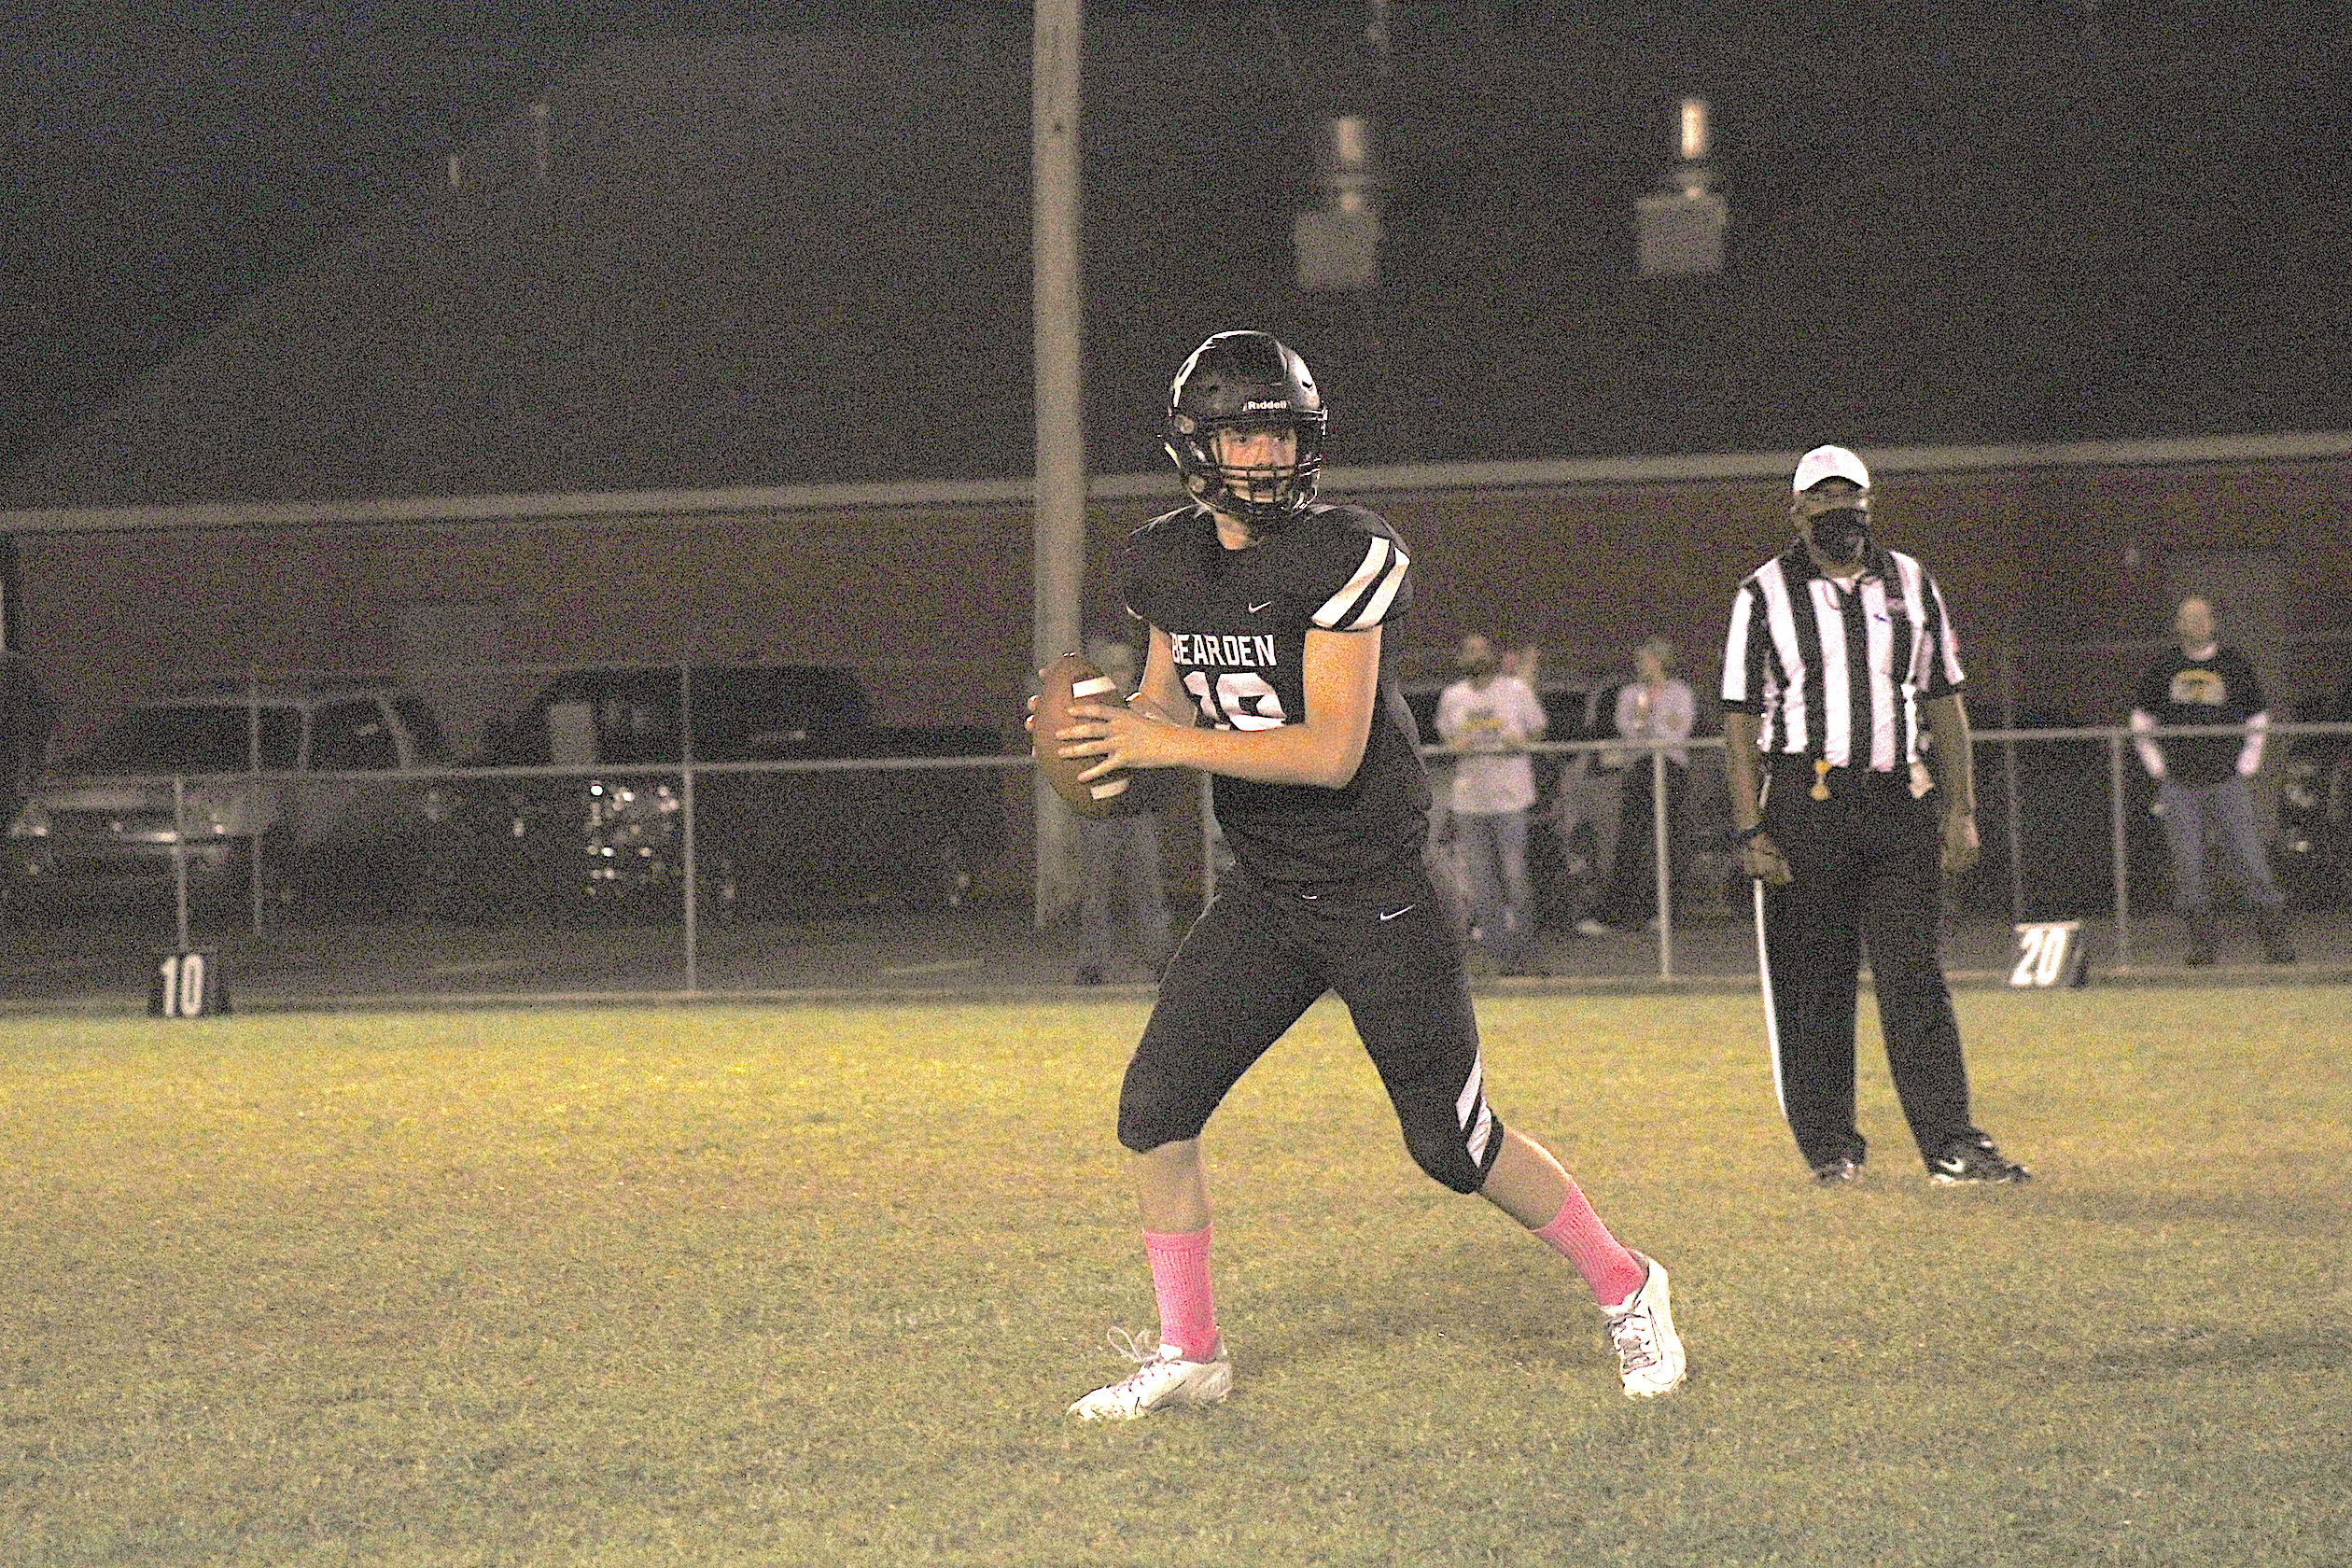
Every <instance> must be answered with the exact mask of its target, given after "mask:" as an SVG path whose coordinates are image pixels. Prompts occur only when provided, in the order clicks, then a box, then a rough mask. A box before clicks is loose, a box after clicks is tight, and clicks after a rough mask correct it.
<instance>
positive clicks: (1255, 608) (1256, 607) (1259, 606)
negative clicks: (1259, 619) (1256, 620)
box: [1250, 599, 1274, 615]
mask: <svg viewBox="0 0 2352 1568" xmlns="http://www.w3.org/2000/svg"><path fill="white" fill-rule="evenodd" d="M1273 602H1274V601H1273V600H1272V599H1268V600H1267V601H1266V604H1253V605H1252V606H1251V607H1250V613H1251V614H1252V615H1255V614H1256V613H1257V612H1258V611H1259V610H1261V609H1266V608H1267V606H1268V605H1271V604H1272V603H1273Z"/></svg>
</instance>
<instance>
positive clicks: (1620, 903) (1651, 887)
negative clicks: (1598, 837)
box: [1576, 637, 1697, 936]
mask: <svg viewBox="0 0 2352 1568" xmlns="http://www.w3.org/2000/svg"><path fill="white" fill-rule="evenodd" d="M1696 711H1697V709H1696V705H1695V704H1694V703H1693V702H1692V700H1691V694H1690V687H1689V684H1688V683H1687V682H1686V681H1683V680H1681V679H1677V678H1676V677H1675V675H1674V645H1673V642H1672V641H1670V640H1668V639H1667V638H1665V637H1651V638H1650V639H1649V640H1648V641H1646V642H1645V643H1643V644H1642V645H1641V646H1640V647H1639V648H1636V649H1635V650H1634V651H1633V679H1631V680H1629V681H1627V682H1626V683H1625V685H1624V686H1622V687H1621V688H1619V689H1618V691H1617V734H1619V735H1623V736H1624V737H1625V738H1626V739H1628V740H1654V741H1655V740H1685V739H1687V738H1688V737H1689V735H1690V726H1691V721H1692V719H1693V717H1694V715H1695V713H1696ZM1650 756H1651V752H1650V751H1649V750H1629V751H1628V752H1627V754H1626V761H1625V788H1624V791H1623V792H1622V794H1621V796H1620V804H1619V806H1618V810H1619V813H1620V815H1619V817H1618V820H1617V859H1616V861H1615V862H1614V863H1613V864H1612V865H1611V866H1610V868H1609V887H1608V890H1607V891H1606V892H1604V893H1603V894H1602V895H1601V902H1600V903H1599V904H1597V905H1596V906H1595V907H1594V909H1593V912H1592V914H1591V916H1590V917H1588V918H1586V919H1584V920H1582V921H1579V922H1578V923H1577V926H1576V929H1577V931H1581V932H1582V933H1583V934H1584V935H1586V936H1599V935H1604V934H1606V933H1607V932H1609V931H1636V930H1639V929H1640V928H1641V927H1642V926H1643V925H1644V924H1645V923H1651V924H1654V923H1655V922H1656V920H1657V917H1658V915H1659V908H1658V860H1657V856H1656V849H1657V831H1658V830H1657V827H1656V825H1655V824H1656V818H1655V817H1654V816H1653V815H1652V812H1653V810H1654V808H1655V807H1656V805H1657V794H1658V791H1657V788H1656V783H1657V775H1656V772H1655V771H1654V769H1653V768H1652V766H1651V764H1650ZM1665 756H1666V794H1665V804H1666V848H1667V875H1668V876H1669V878H1670V880H1671V878H1672V876H1673V847H1674V843H1673V828H1674V822H1675V820H1676V819H1678V818H1679V817H1680V816H1681V815H1682V798H1683V787H1684V785H1685V784H1686V783H1687V781H1688V779H1689V777H1690V751H1689V749H1688V748H1687V747H1682V746H1671V747H1667V748H1665Z"/></svg>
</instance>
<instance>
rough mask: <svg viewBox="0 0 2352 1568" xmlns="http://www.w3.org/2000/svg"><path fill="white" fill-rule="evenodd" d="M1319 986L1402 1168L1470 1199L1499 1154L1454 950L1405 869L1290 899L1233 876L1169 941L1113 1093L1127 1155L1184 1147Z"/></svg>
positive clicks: (1419, 872) (1449, 930)
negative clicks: (1357, 1056) (1174, 942)
mask: <svg viewBox="0 0 2352 1568" xmlns="http://www.w3.org/2000/svg"><path fill="white" fill-rule="evenodd" d="M1325 991H1336V992H1337V993H1338V995H1339V998H1340V1000H1341V1001H1345V1002H1346V1003H1347V1004H1348V1012H1349V1015H1350V1016H1351V1017H1352V1018H1353V1019H1354V1020H1355V1027H1356V1033H1357V1035H1358V1036H1360V1037H1361V1038H1362V1039H1363V1041H1364V1048H1365V1052H1366V1054H1368V1055H1369V1056H1370V1057H1371V1058H1372V1065H1373V1067H1374V1068H1375V1069H1377V1070H1378V1071H1379V1074H1380V1083H1381V1084H1382V1085H1383V1086H1385V1087H1386V1088H1387V1090H1388V1093H1389V1100H1390V1102H1391V1104H1393V1106H1394V1107H1395V1109H1396V1119H1397V1124H1398V1126H1399V1127H1401V1128H1402V1129H1403V1131H1404V1134H1405V1146H1406V1148H1407V1150H1408V1151H1409V1152H1410V1153H1411V1155H1412V1156H1413V1159H1414V1162H1415V1163H1416V1164H1418V1165H1420V1167H1421V1169H1423V1170H1425V1171H1427V1172H1428V1173H1429V1174H1430V1175H1431V1176H1432V1177H1434V1178H1435V1180H1437V1181H1439V1182H1442V1183H1445V1184H1446V1185H1447V1186H1449V1187H1451V1188H1453V1190H1454V1191H1456V1192H1463V1193H1470V1192H1477V1190H1478V1189H1479V1188H1480V1187H1482V1186H1484V1185H1485V1184H1486V1179H1487V1175H1488V1173H1489V1172H1490V1171H1491V1170H1492V1169H1494V1159H1495V1155H1498V1154H1499V1153H1501V1151H1502V1148H1503V1124H1502V1122H1501V1120H1500V1119H1499V1118H1497V1117H1496V1116H1495V1114H1494V1113H1493V1111H1492V1110H1491V1109H1490V1108H1489V1106H1488V1104H1487V1100H1486V1091H1485V1084H1486V1072H1485V1069H1484V1068H1483V1067H1482V1066H1481V1064H1480V1061H1479V1056H1478V1021H1477V1015H1476V1014H1474V1013H1473V1012H1472V1011H1471V1006H1470V992H1469V987H1468V986H1467V985H1466V983H1465V982H1464V981H1463V973H1462V944H1461V940H1460V938H1458V937H1457V936H1456V935H1455V934H1454V930H1453V927H1452V926H1451V925H1450V924H1449V923H1448V920H1447V916H1446V911H1445V906H1444V905H1443V904H1442V903H1440V902H1439V899H1438V896H1437V889H1436V888H1435V885H1433V884H1432V883H1431V881H1430V879H1429V875H1428V873H1427V870H1426V868H1424V867H1423V866H1422V865H1421V862H1420V861H1418V860H1416V861H1413V862H1412V863H1411V864H1410V865H1408V866H1406V867H1402V868H1399V870H1398V871H1397V872H1396V873H1395V875H1393V876H1390V877H1386V878H1383V879H1382V880H1381V881H1380V882H1379V883H1378V884H1372V885H1349V884H1342V885H1338V886H1332V887H1324V888H1321V889H1315V890H1312V891H1306V892H1302V891H1301V890H1300V889H1297V888H1295V887H1290V886H1286V885H1281V884H1273V883H1265V882H1260V881H1258V880H1257V879H1256V878H1254V877H1253V876H1250V875H1247V874H1246V873H1239V874H1237V875H1233V876H1230V877H1228V878H1226V879H1225V881H1224V882H1222V883H1220V884H1219V886H1218V889H1217V896H1216V898H1215V899H1214V900H1213V901H1212V902H1211V903H1210V905H1209V907H1208V908H1207V909H1205V910H1203V911H1202V912H1201V915H1200V918H1199V919H1197V920H1196V921H1195V922H1193V928H1192V930H1191V931H1187V932H1186V933H1185V935H1184V940H1183V945H1180V946H1179V947H1178V948H1177V949H1176V957H1175V959H1174V960H1173V961H1172V962H1171V963H1169V966H1168V973H1167V974H1166V976H1165V977H1163V978H1162V980H1161V981H1160V990H1159V1001H1158V1003H1157V1005H1155V1007H1154V1008H1153V1009H1152V1017H1151V1021H1150V1022H1149V1023H1147V1024H1146V1025H1144V1027H1143V1039H1142V1041H1141V1043H1139V1044H1138V1045H1137V1046H1136V1048H1135V1055H1134V1057H1132V1058H1131V1059H1130V1060H1129V1061H1128V1063H1127V1077H1126V1079H1125V1081H1124V1082H1123V1083H1122V1084H1121V1085H1120V1088H1119V1141H1120V1142H1122V1143H1124V1144H1126V1145H1127V1147H1128V1148H1130V1149H1132V1150H1134V1151H1135V1152H1136V1153H1138V1154H1144V1153H1148V1152H1149V1151H1151V1150H1153V1149H1155V1148H1158V1147H1159V1146H1160V1145H1161V1144H1163V1143H1169V1142H1174V1141H1178V1140H1181V1139H1186V1138H1197V1137H1198V1136H1199V1135H1200V1130H1201V1128H1202V1127H1205V1126H1206V1125H1207V1124H1208V1121H1209V1117H1210V1114H1211V1113H1212V1112H1214V1111H1215V1110H1216V1108H1217V1107H1218V1105H1219V1104H1221V1103H1222V1102H1223V1101H1224V1099H1225V1095H1226V1094H1227V1093H1228V1092H1229V1091H1230V1090H1231V1089H1232V1087H1233V1085H1235V1084H1236V1083H1238V1082H1239V1080H1240V1077H1241V1075H1242V1074H1243V1073H1244V1072H1247V1071H1249V1070H1250V1068H1251V1066H1252V1065H1253V1064H1254V1063H1255V1062H1256V1061H1257V1059H1258V1058H1259V1057H1262V1056H1264V1055H1265V1054H1266V1052H1267V1050H1268V1049H1269V1048H1270V1047H1271V1046H1272V1045H1273V1043H1275V1042H1276V1041H1277V1040H1280V1039H1281V1037H1282V1036H1283V1035H1284V1034H1285V1033H1287V1032H1288V1031H1289V1029H1290V1027H1291V1026H1292V1025H1293V1024H1295V1023H1296V1022H1297V1021H1298V1018H1299V1015H1301V1014H1303V1013H1305V1012H1306V1011H1307V1009H1308V1008H1309V1006H1311V1005H1313V1003H1314V1001H1315V1000H1316V999H1317V998H1319V997H1321V996H1322V995H1323V993H1324V992H1325Z"/></svg>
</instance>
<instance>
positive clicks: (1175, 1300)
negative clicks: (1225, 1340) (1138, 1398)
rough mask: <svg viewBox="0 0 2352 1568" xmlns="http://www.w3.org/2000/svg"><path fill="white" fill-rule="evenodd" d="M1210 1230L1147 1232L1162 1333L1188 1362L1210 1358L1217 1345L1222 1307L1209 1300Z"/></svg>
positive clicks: (1145, 1248)
mask: <svg viewBox="0 0 2352 1568" xmlns="http://www.w3.org/2000/svg"><path fill="white" fill-rule="evenodd" d="M1209 1231H1210V1227H1209V1226H1208V1225H1202V1226H1201V1227H1200V1228H1199V1229H1198V1230H1190V1231H1185V1232H1183V1233H1182V1234H1179V1235H1171V1234H1169V1233H1167V1232H1162V1231H1151V1230H1147V1231H1145V1232H1144V1233H1143V1255H1144V1256H1145V1257H1147V1258H1149V1259H1150V1260H1151V1264H1152V1294H1153V1295H1155V1296H1157V1297H1158V1298H1159V1337H1160V1343H1161V1344H1163V1345H1173V1346H1175V1347H1176V1348H1177V1349H1178V1350H1181V1351H1183V1352H1184V1359H1185V1360H1187V1361H1207V1360H1208V1359H1209V1358H1210V1356H1211V1355H1213V1354H1214V1353H1215V1352H1216V1349H1217V1311H1216V1308H1215V1306H1214V1305H1213V1304H1212V1303H1211V1301H1210V1299H1209Z"/></svg>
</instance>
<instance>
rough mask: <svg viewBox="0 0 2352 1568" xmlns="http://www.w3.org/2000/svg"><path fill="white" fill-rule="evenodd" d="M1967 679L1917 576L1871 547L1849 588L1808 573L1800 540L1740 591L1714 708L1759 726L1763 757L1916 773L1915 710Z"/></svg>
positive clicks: (1924, 580)
mask: <svg viewBox="0 0 2352 1568" xmlns="http://www.w3.org/2000/svg"><path fill="white" fill-rule="evenodd" d="M1963 679H1965V678H1964V677H1963V676H1962V674H1961V671H1960V651H1959V649H1958V648H1957V646H1955V644H1954V642H1953V636H1952V623H1951V622H1950V620H1949V619H1947V618H1946V616H1945V614H1944V602H1943V593H1942V591H1941V590H1940V589H1939V588H1938V587H1937V586H1936V580H1935V579H1934V578H1932V577H1930V576H1928V575H1927V568H1926V567H1923V566H1921V565H1920V564H1919V563H1918V562H1917V561H1915V560H1913V559H1912V558H1911V556H1909V555H1906V554H1904V553H1902V552H1900V551H1897V550H1884V549H1881V548H1879V547H1878V546H1876V545H1873V546H1871V547H1870V550H1869V555H1868V556H1867V557H1866V558H1865V560H1864V563H1863V568H1862V573H1861V575H1860V576H1859V577H1857V578H1855V580H1854V581H1852V582H1851V583H1846V582H1841V581H1838V580H1837V579H1836V578H1834V577H1826V576H1824V575H1823V574H1822V573H1821V572H1820V571H1818V570H1816V569H1815V568H1814V567H1813V556H1812V554H1811V553H1809V552H1808V551H1807V550H1806V548H1805V545H1804V541H1803V540H1801V539H1799V541H1797V543H1795V544H1794V545H1792V546H1791V547H1790V548H1789V549H1788V550H1787V551H1786V552H1785V553H1783V554H1781V555H1778V556H1775V557H1774V558H1773V559H1771V560H1770V561H1767V562H1766V563H1765V564H1764V565H1763V566H1762V567H1758V568H1757V570H1756V571H1755V572H1754V573H1753V574H1752V575H1751V576H1750V577H1749V578H1748V580H1747V581H1745V582H1743V583H1741V584H1740V592H1739V596H1738V597H1737V598H1735V599H1733V600H1732V602H1731V629H1730V635H1729V637H1728V638H1727V640H1726V642H1725V645H1724V651H1723V706H1724V707H1725V709H1726V710H1728V711H1730V712H1736V713H1754V714H1757V715H1758V716H1760V718H1761V719H1762V721H1763V724H1762V731H1761V734H1760V735H1759V736H1758V741H1757V744H1758V746H1759V748H1760V749H1762V750H1763V752H1764V753H1765V755H1767V756H1771V755H1775V754H1787V755H1790V756H1799V757H1810V758H1813V759H1816V760H1819V761H1822V762H1826V763H1828V764H1829V765H1830V766H1831V767H1855V768H1871V769H1874V770H1876V771H1878V772H1882V773H1894V772H1897V771H1898V770H1909V769H1911V768H1912V767H1914V766H1916V765H1919V764H1920V762H1921V749H1922V743H1923V742H1924V740H1925V735H1924V734H1923V731H1924V728H1925V726H1923V725H1922V723H1921V722H1920V712H1919V705H1920V704H1921V703H1922V702H1924V701H1927V700H1929V699H1932V698H1935V697H1940V696H1944V695H1946V694H1948V693H1952V692H1953V691H1956V690H1957V689H1958V688H1959V686H1960V683H1961V681H1962V680H1963Z"/></svg>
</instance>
